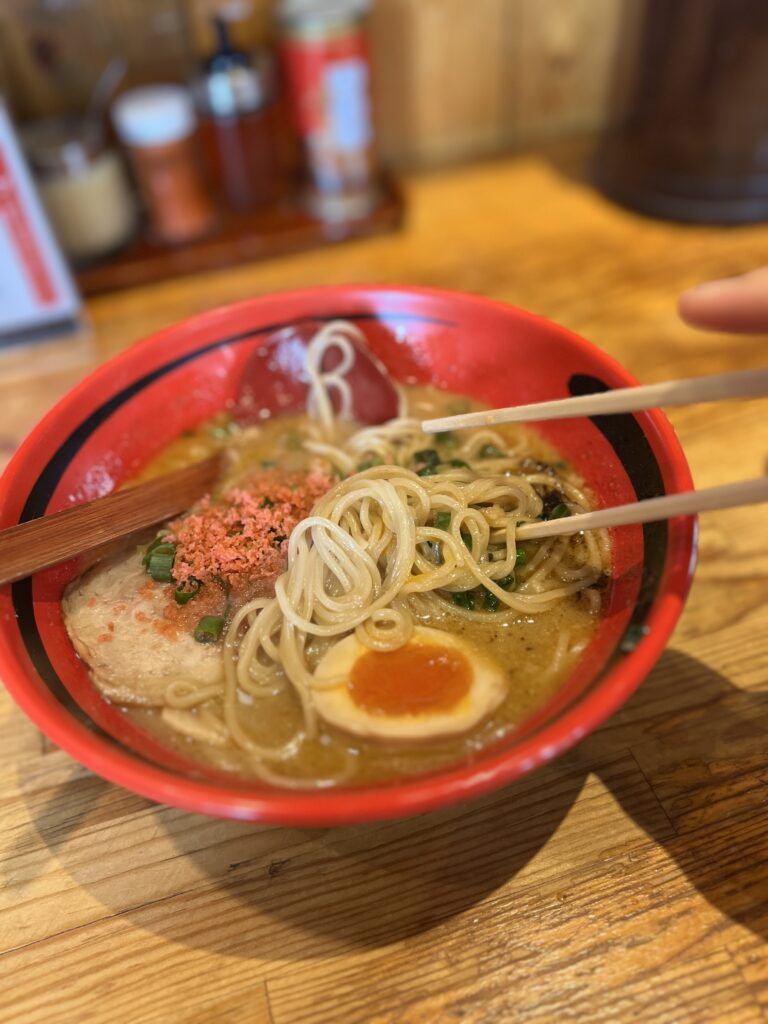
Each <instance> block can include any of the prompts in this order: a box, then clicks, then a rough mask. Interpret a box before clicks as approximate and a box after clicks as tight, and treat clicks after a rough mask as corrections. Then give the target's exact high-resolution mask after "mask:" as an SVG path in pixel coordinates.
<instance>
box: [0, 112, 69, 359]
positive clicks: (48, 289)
mask: <svg viewBox="0 0 768 1024" xmlns="http://www.w3.org/2000/svg"><path fill="white" fill-rule="evenodd" d="M80 310H81V302H80V296H79V295H78V293H77V290H76V288H75V285H74V282H73V281H72V277H71V276H70V273H69V270H68V268H67V265H66V263H65V261H64V258H63V256H62V255H61V252H60V251H59V247H58V245H57V243H56V239H55V237H54V234H53V232H52V230H51V227H50V225H49V224H48V221H47V219H46V216H45V212H44V210H43V207H42V204H41V202H40V199H39V197H38V194H37V192H36V190H35V187H34V184H33V182H32V177H31V174H30V172H29V169H28V168H27V165H26V162H25V160H24V157H23V156H22V153H21V148H20V146H19V142H18V139H17V138H16V134H15V132H14V130H13V125H12V123H11V119H10V117H9V116H8V111H7V109H6V107H5V104H4V103H3V102H2V100H1V99H0V346H6V345H9V344H13V343H14V342H17V341H25V340H28V339H29V338H30V337H31V336H34V335H37V334H40V335H42V334H50V333H51V332H52V331H54V330H56V329H57V328H58V329H61V328H67V327H72V326H74V324H76V323H77V322H78V320H79V315H80Z"/></svg>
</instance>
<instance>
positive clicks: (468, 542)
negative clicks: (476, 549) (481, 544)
mask: <svg viewBox="0 0 768 1024" xmlns="http://www.w3.org/2000/svg"><path fill="white" fill-rule="evenodd" d="M461 539H462V540H463V541H464V547H465V548H467V549H468V550H469V551H471V550H472V534H471V533H469V532H468V531H467V530H461Z"/></svg>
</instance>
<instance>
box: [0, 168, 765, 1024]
mask: <svg viewBox="0 0 768 1024" xmlns="http://www.w3.org/2000/svg"><path fill="white" fill-rule="evenodd" d="M563 166H564V165H563V163H562V161H561V160H557V161H555V162H553V161H552V160H550V159H548V158H545V157H543V156H537V155H529V156H524V157H520V158H518V159H510V160H506V161H500V162H495V163H489V164H484V165H480V166H475V167H471V168H463V169H457V170H450V171H443V172H440V173H431V174H429V175H424V176H420V177H414V178H413V179H411V180H409V181H407V182H406V192H407V196H408V200H409V203H410V214H409V221H408V225H407V228H406V229H405V230H404V231H403V232H402V233H400V234H398V235H392V236H389V237H382V238H377V239H374V240H370V241H365V242H361V243H355V244H350V245H346V246H340V247H338V248H335V249H332V250H325V251H322V252H316V253H310V254H304V255H301V256H295V257H290V258H284V259H279V260H276V261H274V262H271V263H268V264H262V265H246V266H243V267H240V268H238V269H235V270H227V271H224V272H220V273H210V274H206V275H204V276H200V277H196V278H188V279H185V280H178V281H174V282H171V283H164V284H158V285H154V286H151V287H145V288H142V289H141V290H136V291H130V292H124V293H121V294H114V295H107V296H103V297H100V298H98V299H94V300H93V301H91V302H90V303H89V305H88V313H89V316H90V320H91V324H92V336H91V337H90V338H85V339H80V340H72V341H66V342H61V341H60V342H57V343H55V344H52V345H49V346H45V347H43V348H39V349H38V350H36V351H37V352H38V353H39V354H37V355H35V354H32V355H30V353H26V355H24V356H22V354H21V353H16V354H12V355H10V356H5V357H4V358H3V360H2V361H0V450H2V452H3V453H4V457H7V455H8V454H9V453H10V451H11V450H12V448H13V446H14V445H15V444H16V442H17V441H18V440H19V439H20V438H21V437H22V436H23V435H24V433H25V432H26V431H27V430H28V429H29V428H30V427H31V426H32V424H33V423H34V421H35V420H36V419H37V418H38V417H39V416H40V415H41V414H42V413H43V412H44V411H45V409H46V408H47V407H48V406H49V405H50V404H51V403H52V402H53V401H54V400H55V399H56V398H57V397H58V396H59V395H60V394H61V393H63V392H64V391H65V390H66V389H67V388H69V387H70V386H71V385H72V383H73V382H74V381H76V380H77V379H78V378H79V377H80V376H82V374H83V373H84V372H85V370H86V369H87V368H88V367H89V365H91V364H92V363H94V362H98V361H100V360H102V359H104V358H106V357H107V356H109V355H110V354H112V353H114V352H116V351H118V350H119V349H121V348H123V347H124V346H126V345H128V344H129V343H130V342H132V341H134V340H135V339H137V338H140V337H141V336H143V335H145V334H147V333H148V332H150V331H153V330H155V329H156V328H159V327H162V326H164V325H166V324H169V323H171V322H172V321H174V320H177V319H179V318H181V317H185V316H188V315H190V314H193V313H197V312H200V311H201V310H205V309H209V308H211V307H213V306H216V305H218V304H220V303H224V302H228V301H231V300H235V299H241V298H244V297H246V296H251V295H256V294H260V293H264V292H269V291H272V290H276V289H283V288H292V287H297V286H305V285H310V284H318V283H338V282H346V281H385V282H404V283H405V282H407V283H417V284H426V285H436V286H440V287H444V288H456V289H463V290H466V291H471V292H479V293H482V294H485V295H490V296H493V297H494V298H497V299H502V300H507V301H509V302H512V303H515V304H517V305H520V306H524V307H527V308H529V309H532V310H535V311H537V312H539V313H542V314H544V315H546V316H548V317H551V318H552V319H554V320H558V321H560V322H561V323H563V324H566V325H567V326H568V327H570V328H573V329H574V330H575V331H578V332H580V333H581V334H583V335H585V336H586V337H588V338H590V339H591V340H592V341H594V342H596V343H597V344H598V345H600V346H601V347H602V348H604V349H605V350H606V351H608V352H610V353H611V354H612V355H614V356H616V357H617V358H618V359H619V360H621V362H623V363H624V364H625V365H626V366H627V367H628V368H629V369H630V370H631V371H632V372H633V373H635V374H636V375H637V376H638V377H639V378H641V379H642V380H644V381H648V382H651V381H657V380H663V379H669V378H673V377H677V376H688V375H694V374H698V373H710V372H717V371H721V370H728V369H741V368H747V367H757V366H761V365H765V364H766V363H768V358H767V356H766V338H765V337H762V338H750V337H735V336H717V335H714V334H701V333H697V332H695V331H694V330H692V329H691V328H688V327H686V326H684V325H683V324H682V323H680V322H679V320H678V319H677V317H676V315H675V299H676V296H677V294H678V293H679V292H680V290H681V289H683V288H684V287H686V286H687V285H690V284H693V283H694V282H696V281H698V280H702V279H706V278H708V277H713V276H719V275H725V274H731V273H736V272H739V271H742V270H747V269H749V268H752V267H754V266H757V265H758V264H760V263H765V262H768V225H765V226H754V227H743V228H738V229H716V228H705V227H683V226H676V225H672V224H665V223H661V222H654V221H650V220H645V219H642V218H640V217H637V216H634V215H632V214H630V213H627V212H625V211H622V210H619V209H617V208H616V207H614V206H612V205H610V204H609V203H608V202H607V201H605V200H603V199H601V198H599V197H598V196H596V195H595V194H594V193H593V192H592V191H590V190H589V189H588V188H587V187H585V186H584V185H583V184H582V183H580V181H579V180H578V178H577V177H574V176H573V175H572V174H571V173H570V172H569V169H568V165H567V164H566V165H565V170H564V169H563ZM671 419H672V420H673V422H674V424H675V427H676V429H677V431H678V433H679V435H680V438H681V440H682V442H683V445H684V446H685V449H686V451H687V453H688V457H689V459H690V462H691V466H692V469H693V473H694V477H695V479H696V482H697V484H698V485H699V486H708V485H713V484H717V483H723V482H726V481H730V480H737V479H742V478H746V477H751V476H756V475H758V474H759V473H760V472H762V471H763V470H764V468H765V456H766V452H768V429H767V428H766V423H768V400H767V401H755V402H744V403H729V404H722V405H719V406H717V407H714V406H709V407H707V406H703V407H695V408H690V409H682V410H678V411H673V412H672V413H671ZM765 516H766V513H765V510H764V509H760V508H753V509H742V510H733V511H729V512H721V513H712V514H710V515H708V516H706V517H705V518H704V520H703V522H702V526H701V559H700V564H699V568H698V571H697V574H696V580H695V583H694V586H693V591H692V594H691V597H690V601H689V603H688V606H687V609H686V611H685V614H684V616H683V618H682V621H681V623H680V625H679V628H678V629H677V631H676V633H675V635H674V637H673V639H672V641H671V643H670V646H669V648H668V650H667V651H666V653H665V654H664V656H663V657H662V659H661V661H660V663H659V664H658V666H657V667H656V669H655V670H654V671H653V672H652V673H651V675H650V677H649V678H648V679H647V681H646V682H645V683H644V684H643V686H642V687H641V689H640V690H639V692H638V693H637V694H636V696H634V697H633V698H632V699H631V700H630V701H629V703H628V704H627V705H626V706H625V707H624V708H622V710H621V711H620V712H619V713H618V714H617V715H615V716H614V717H613V718H612V719H611V720H610V721H609V722H608V723H607V724H606V725H605V726H604V727H603V728H602V729H600V730H599V731H598V732H597V733H596V734H594V735H593V736H591V737H589V738H588V739H587V740H586V741H585V742H583V743H582V744H581V745H580V746H579V747H578V748H577V749H576V750H574V751H573V752H571V753H570V754H569V755H567V756H566V757H564V758H562V759H561V760H560V761H558V762H556V763H555V764H552V765H550V766H548V767H546V768H544V769H542V770H541V771H539V772H537V773H535V774H534V775H533V776H531V777H529V778H526V779H524V780H522V781H520V782H518V783H516V784H514V785H512V786H509V787H508V788H506V789H504V790H503V791H501V792H498V793H496V794H494V795H492V796H489V797H486V798H484V799H481V800H479V801H476V802H475V803H471V804H468V805H465V806H461V807H455V808H451V809H449V810H444V811H441V812H439V813H435V814H429V815H425V816H422V817H418V818H415V819H411V820H407V821H396V822H389V823H384V824H374V825H366V826H364V827H356V828H344V829H332V830H327V831H320V830H309V829H306V830H301V829H276V828H256V827H253V826H250V825H243V824H235V823H231V822H222V821H215V820H212V819H207V818H203V817H197V816H195V815H192V814H186V813H184V812H182V811H178V810H173V809H168V808H164V807H158V806H155V805H153V804H150V803H148V802H147V801H146V800H143V799H140V798H139V797H137V796H133V795H132V794H130V793H127V792H125V791H123V790H120V789H117V788H116V787H114V786H112V785H110V784H108V783H106V782H103V781H101V780H100V779H98V778H96V777H94V776H93V775H91V774H90V773H89V772H88V771H86V770H85V769H84V768H81V767H80V766H79V765H78V764H76V763H75V762H73V761H72V760H71V759H70V758H69V757H67V756H66V755H65V754H64V753H62V752H61V751H58V750H56V749H54V748H53V747H52V746H51V745H50V744H49V743H48V742H47V741H46V740H44V739H43V738H42V737H41V736H40V734H39V733H38V732H37V731H36V729H35V728H34V727H33V726H32V725H31V724H30V723H29V722H28V721H27V720H26V719H25V718H24V716H23V715H22V713H21V712H20V711H18V710H17V709H16V708H15V706H14V705H12V704H11V702H10V700H9V699H8V698H7V697H6V696H5V695H2V696H0V862H1V864H2V876H3V887H2V894H1V895H0V900H2V902H1V903H0V990H1V991H2V993H3V996H2V999H0V1021H2V1022H6V1021H7V1022H13V1024H33V1022H35V1024H37V1022H41V1024H43V1022H44V1024H61V1022H65V1024H69V1022H78V1024H79V1022H85V1021H87V1022H102V1021H103V1022H105V1024H106V1022H109V1024H115V1022H116V1021H117V1022H122V1021H130V1022H131V1024H149V1022H163V1024H165V1022H174V1024H175V1022H183V1024H208V1022H211V1024H213V1022H216V1024H240V1022H248V1024H262V1022H264V1024H266V1022H271V1024H304V1022H307V1024H308V1022H326V1021H328V1022H334V1024H347V1022H353V1021H354V1022H362V1021H366V1022H374V1021H376V1022H395V1021H397V1022H398V1024H424V1022H432V1021H448V1022H457V1021H459V1020H461V1021H463V1022H467V1021H471V1022H477V1024H480V1022H483V1024H485V1022H498V1021H525V1022H529V1021H541V1022H551V1021H563V1020H576V1019H578V1020H580V1021H617V1020H621V1021H624V1020H627V1021H628V1020H632V1021H649V1022H650V1021H652V1022H654V1024H664V1022H688V1021H691V1022H693V1021H696V1022H698V1021H706V1022H710V1021H728V1022H744V1024H746V1022H751V1021H762V1020H764V1019H766V1016H768V812H767V810H766V804H767V803H768V601H767V600H766V598H768V543H767V541H766V527H765V523H766V518H765Z"/></svg>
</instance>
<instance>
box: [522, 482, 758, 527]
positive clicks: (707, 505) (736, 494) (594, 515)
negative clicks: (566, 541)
mask: <svg viewBox="0 0 768 1024" xmlns="http://www.w3.org/2000/svg"><path fill="white" fill-rule="evenodd" d="M764 501H768V477H758V479H756V480H740V481H739V482H738V483H735V484H722V485H721V486H719V487H706V488H705V489H704V490H701V491H685V492H683V493H681V494H666V495H664V497H662V498H647V499H646V500H645V501H634V502H632V503H631V504H629V505H615V506H614V507H613V508H601V509H598V510H597V511H596V512H583V513H582V514H581V515H577V516H565V517H564V518H562V519H547V520H544V521H543V522H541V523H528V524H527V525H526V526H520V527H519V528H518V530H517V532H516V537H517V538H518V540H538V539H540V538H542V537H557V536H563V535H567V534H573V533H579V532H580V531H581V530H599V529H602V528H605V527H609V526H627V525H628V524H630V523H654V522H657V521H658V520H659V519H671V518H672V517H673V516H690V515H696V514H697V513H698V512H712V511H714V510H716V509H720V508H735V507H736V506H737V505H759V504H760V503H761V502H764Z"/></svg>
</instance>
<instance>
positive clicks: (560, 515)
mask: <svg viewBox="0 0 768 1024" xmlns="http://www.w3.org/2000/svg"><path fill="white" fill-rule="evenodd" d="M569 515H571V510H570V509H569V508H568V506H567V505H566V504H565V502H564V501H561V502H560V503H559V504H558V505H555V507H554V508H553V509H552V511H551V512H550V513H549V515H547V516H545V517H544V518H545V519H565V517H566V516H569Z"/></svg>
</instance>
